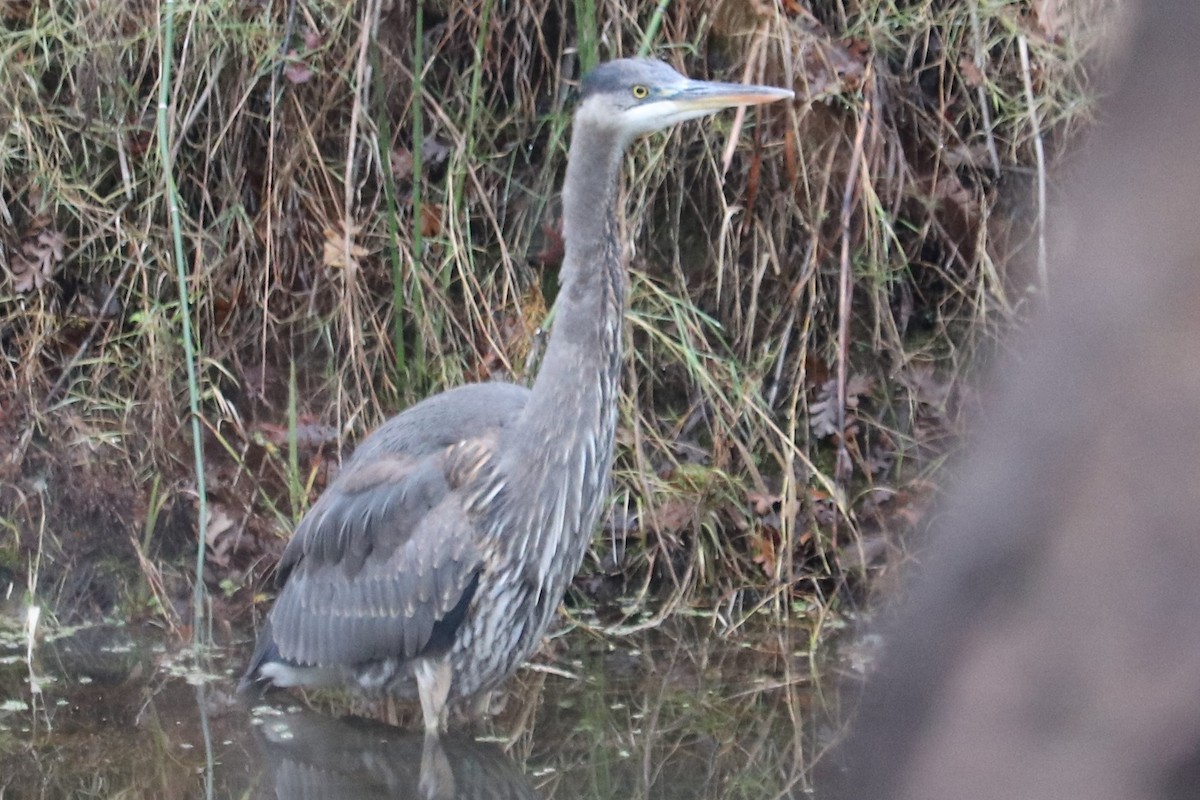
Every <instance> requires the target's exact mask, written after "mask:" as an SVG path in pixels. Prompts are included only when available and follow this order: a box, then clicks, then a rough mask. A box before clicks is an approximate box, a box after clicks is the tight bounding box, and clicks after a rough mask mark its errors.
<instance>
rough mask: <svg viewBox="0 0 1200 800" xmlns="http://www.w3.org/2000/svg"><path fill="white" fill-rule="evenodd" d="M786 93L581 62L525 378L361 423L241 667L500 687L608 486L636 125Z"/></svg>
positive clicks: (585, 536)
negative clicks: (545, 304)
mask: <svg viewBox="0 0 1200 800" xmlns="http://www.w3.org/2000/svg"><path fill="white" fill-rule="evenodd" d="M790 95H791V93H790V92H785V91H783V90H778V89H767V88H765V87H743V86H734V85H729V84H710V83H701V82H696V81H689V80H687V79H686V78H684V77H683V76H681V75H679V74H678V73H676V72H675V71H674V70H672V69H671V68H670V67H668V66H666V65H665V64H662V63H661V62H656V61H648V60H632V59H630V60H625V61H617V62H611V63H610V64H607V65H604V66H602V67H600V68H598V69H597V70H596V71H595V72H593V73H592V75H591V76H589V78H587V79H585V82H584V87H583V92H582V101H581V104H580V108H579V110H578V111H577V113H576V116H575V128H574V133H573V136H572V141H571V150H570V161H569V163H568V166H567V175H566V180H565V182H564V184H563V220H564V222H563V240H564V243H565V254H564V260H563V267H562V271H561V273H560V284H561V288H560V291H559V296H558V305H557V313H556V322H555V325H554V330H553V332H552V334H551V337H550V342H549V344H548V346H547V349H546V355H545V358H544V359H543V363H542V367H541V370H540V372H539V373H538V376H537V379H536V381H535V382H534V385H533V387H532V389H528V390H526V389H524V388H521V387H518V386H513V385H511V384H503V383H490V384H474V385H469V386H462V387H459V388H457V389H452V390H449V391H447V392H443V393H442V394H439V395H436V396H434V397H431V398H429V399H427V400H425V401H424V402H422V403H419V404H417V405H415V406H413V407H412V408H410V409H408V410H407V411H405V412H403V413H402V414H399V415H398V416H396V417H394V418H393V419H391V420H389V421H388V422H387V423H385V424H384V425H383V426H381V427H380V428H379V429H378V430H376V431H375V432H374V433H373V434H372V435H371V436H369V437H368V438H367V439H366V440H365V441H364V442H363V443H362V445H360V447H359V448H358V450H357V452H355V454H354V456H353V458H351V459H350V461H349V462H347V464H346V466H345V467H344V468H343V470H342V472H341V473H340V474H339V475H338V477H337V479H336V480H335V481H334V482H333V483H332V484H331V485H330V486H329V488H328V489H327V490H326V491H325V493H324V494H323V495H322V496H321V498H320V499H319V500H318V501H317V502H316V503H315V504H314V505H313V507H312V509H311V510H310V511H309V513H308V514H307V515H306V516H305V518H304V519H303V520H302V521H301V523H300V525H299V526H298V527H297V529H296V533H295V535H294V537H293V538H292V541H291V542H290V543H289V544H288V547H287V549H286V551H285V552H284V555H283V559H282V560H281V562H280V566H279V583H280V592H279V596H278V598H277V600H276V602H275V607H274V608H273V609H272V611H271V615H270V624H269V626H267V627H266V628H264V630H263V632H262V633H261V634H260V637H259V644H258V648H257V650H256V652H255V655H254V657H253V659H252V661H251V664H250V667H249V669H248V670H247V672H246V677H245V678H244V681H245V682H247V683H249V682H253V681H257V680H261V681H266V682H269V683H274V684H275V685H281V686H290V685H316V684H328V683H340V682H348V683H351V684H357V685H359V686H361V687H363V688H367V689H386V690H388V691H392V692H395V693H397V694H400V695H407V696H411V695H412V694H413V693H414V690H415V693H416V694H417V695H418V696H419V697H420V698H421V703H422V708H423V710H424V712H425V724H426V727H427V729H430V730H435V729H436V728H438V727H439V726H440V725H441V724H442V723H443V721H444V719H443V717H444V710H445V706H446V703H447V701H449V700H457V699H461V698H467V697H471V696H474V695H477V694H479V693H480V692H484V691H487V690H489V689H492V688H495V687H496V686H497V685H499V684H500V683H501V682H502V681H503V680H504V679H505V678H507V677H508V676H509V675H510V674H512V672H513V671H514V670H515V669H516V668H517V667H518V666H520V664H521V663H522V662H524V660H525V659H526V658H528V656H529V655H530V654H531V653H532V652H533V651H534V649H535V648H536V647H537V646H538V644H539V642H540V641H541V638H542V636H543V635H544V633H545V631H546V629H547V627H548V626H549V624H550V621H551V619H552V618H553V615H554V613H555V610H556V609H557V606H558V604H559V602H560V601H561V600H562V596H563V594H564V593H565V592H566V589H567V585H568V583H569V582H570V580H571V578H572V576H573V575H574V574H575V572H576V571H577V570H578V569H579V565H580V563H581V562H582V560H583V556H584V552H585V551H586V549H587V545H588V541H589V540H590V537H591V532H592V530H593V528H594V526H595V524H596V519H597V517H598V516H599V512H600V506H601V503H602V502H603V500H604V499H605V497H606V495H607V487H608V481H609V471H610V467H611V464H612V455H613V440H614V434H615V429H616V413H617V406H616V395H617V390H618V380H619V374H620V364H621V322H622V318H623V315H624V309H625V302H626V294H627V292H626V283H627V279H626V274H625V269H624V267H623V265H622V264H621V258H620V256H621V253H620V241H619V238H618V235H617V222H616V213H617V177H618V171H619V167H620V162H621V157H622V154H623V152H624V150H625V147H626V146H627V144H628V143H629V141H630V139H631V138H632V137H633V136H635V135H637V134H639V133H643V132H646V131H648V130H654V129H657V128H660V127H665V126H666V125H669V124H671V123H673V122H676V121H679V120H681V119H687V118H691V117H695V116H701V115H703V114H707V113H711V112H712V111H714V110H716V109H718V108H722V107H726V106H729V105H734V104H749V103H757V102H766V101H768V100H774V99H780V98H783V97H787V96H790Z"/></svg>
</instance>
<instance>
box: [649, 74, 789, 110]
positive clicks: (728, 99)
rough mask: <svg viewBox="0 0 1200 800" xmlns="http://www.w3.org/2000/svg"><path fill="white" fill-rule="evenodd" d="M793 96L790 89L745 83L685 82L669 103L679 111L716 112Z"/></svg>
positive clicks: (787, 98)
mask: <svg viewBox="0 0 1200 800" xmlns="http://www.w3.org/2000/svg"><path fill="white" fill-rule="evenodd" d="M795 96H796V93H795V92H793V91H791V90H790V89H780V88H777V87H775V86H759V85H756V84H747V83H718V82H716V81H688V82H687V83H686V84H685V85H684V86H681V87H680V88H679V89H678V90H677V91H675V92H673V93H672V96H671V97H670V98H669V99H670V101H672V102H673V103H675V104H677V108H679V109H680V110H681V111H698V112H699V111H716V110H717V109H721V108H730V107H732V106H757V105H760V104H762V103H773V102H775V101H776V100H789V99H791V98H793V97H795Z"/></svg>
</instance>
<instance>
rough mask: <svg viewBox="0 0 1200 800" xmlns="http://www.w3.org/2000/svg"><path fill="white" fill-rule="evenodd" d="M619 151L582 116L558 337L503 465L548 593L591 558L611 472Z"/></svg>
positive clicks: (620, 303) (575, 142)
mask: <svg viewBox="0 0 1200 800" xmlns="http://www.w3.org/2000/svg"><path fill="white" fill-rule="evenodd" d="M624 148H625V141H624V140H623V139H622V138H621V137H620V136H619V135H617V134H616V133H615V132H614V131H613V130H611V129H607V130H606V129H605V127H604V126H603V125H602V124H597V123H596V122H594V121H589V116H588V114H587V110H586V109H584V110H583V111H581V112H580V113H579V114H577V115H576V124H575V130H574V134H573V136H572V140H571V152H570V162H569V163H568V165H567V175H566V180H565V181H564V183H563V238H564V242H565V247H566V252H565V257H564V259H563V266H562V271H561V273H560V289H559V293H558V301H557V305H556V312H555V318H554V328H553V331H552V332H551V335H550V342H549V344H548V346H547V348H546V355H545V357H544V359H543V361H542V367H541V371H540V372H539V373H538V376H537V380H536V381H535V382H534V385H533V392H532V396H531V397H530V398H529V402H528V403H527V405H526V407H525V411H524V413H523V414H522V415H521V418H520V420H519V421H518V423H517V424H516V425H515V426H514V428H513V429H512V430H511V438H510V439H509V441H510V444H511V445H512V448H513V449H512V450H510V451H509V452H510V453H514V454H520V455H519V457H518V458H516V459H515V460H513V461H510V462H509V466H510V469H513V472H510V473H509V475H508V481H509V482H510V483H511V484H513V485H514V488H516V487H520V488H519V491H516V492H514V493H512V494H510V497H514V498H515V497H520V498H522V500H521V503H522V505H524V506H525V512H526V513H527V514H528V516H527V522H528V527H527V529H526V530H521V531H516V530H514V531H513V532H512V533H513V534H515V535H516V536H517V538H519V539H520V540H521V541H520V544H519V546H521V547H523V548H531V549H532V550H533V552H538V553H539V556H540V557H539V558H538V559H533V560H532V561H533V562H534V563H530V564H529V569H531V570H533V571H536V572H537V573H540V574H541V575H542V576H543V579H544V578H545V575H546V573H548V572H552V573H554V575H553V576H552V578H551V580H550V583H551V584H552V585H553V584H555V583H561V585H562V587H563V588H565V583H566V581H568V580H570V577H571V575H573V574H574V572H575V571H576V570H577V569H578V568H579V562H580V561H581V560H582V558H583V554H584V552H585V551H586V549H587V544H588V541H589V540H590V538H591V534H592V529H593V527H594V526H595V522H596V517H597V515H598V513H599V509H600V505H601V503H602V501H603V500H604V499H605V497H604V496H605V495H606V494H607V487H608V476H609V471H610V469H611V466H612V451H613V434H614V431H615V427H616V396H617V388H618V380H619V374H620V362H621V336H622V330H621V326H622V321H623V318H624V310H625V295H626V284H627V278H626V275H625V269H624V266H623V265H622V263H621V248H620V242H619V239H618V230H617V209H616V204H617V176H618V170H619V168H620V164H621V156H622V153H623V151H624ZM516 470H520V474H515V472H516ZM581 498H582V500H581ZM531 577H532V576H531ZM555 590H557V591H560V592H561V588H558V587H555V588H554V589H551V591H555ZM557 602H558V599H557V598H554V600H553V604H555V605H557ZM551 610H552V609H551Z"/></svg>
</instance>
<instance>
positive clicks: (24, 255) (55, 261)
mask: <svg viewBox="0 0 1200 800" xmlns="http://www.w3.org/2000/svg"><path fill="white" fill-rule="evenodd" d="M65 243H66V237H64V236H63V235H62V234H61V233H59V232H57V231H50V230H42V231H39V232H38V233H37V234H36V235H34V236H32V237H28V238H26V239H25V241H24V242H22V244H21V247H20V251H19V252H17V253H16V254H14V255H13V257H12V261H11V262H10V263H9V269H10V270H12V275H13V289H15V290H16V292H17V293H18V294H25V293H26V292H30V291H33V290H34V289H41V288H42V286H44V285H45V284H46V282H47V281H49V280H50V278H51V277H53V275H54V268H55V267H57V266H58V265H59V263H61V262H62V260H63V245H64V244H65Z"/></svg>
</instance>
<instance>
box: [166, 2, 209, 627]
mask: <svg viewBox="0 0 1200 800" xmlns="http://www.w3.org/2000/svg"><path fill="white" fill-rule="evenodd" d="M175 4H176V0H163V11H162V17H161V18H160V20H161V23H160V24H161V26H162V30H161V33H162V58H161V64H162V77H161V78H160V79H159V84H158V154H159V158H160V159H161V160H162V168H163V183H164V189H165V192H166V198H167V212H168V215H169V216H170V221H171V240H172V243H173V244H174V251H175V252H174V256H175V276H176V280H177V282H178V284H179V318H180V327H181V329H182V330H181V334H182V336H183V352H184V359H185V364H184V366H185V370H186V372H187V384H188V411H189V413H190V416H191V420H192V454H193V456H194V457H195V469H196V495H197V498H196V500H197V512H198V519H197V528H196V576H195V587H194V594H193V596H192V643H193V645H194V646H195V647H197V648H199V647H200V645H201V644H202V642H201V637H202V633H201V631H202V630H204V625H202V624H201V622H202V621H203V619H204V548H205V545H206V544H207V538H206V536H205V530H206V527H207V525H208V500H207V486H206V482H205V476H204V447H203V444H202V442H201V441H200V383H199V379H198V377H197V374H196V359H197V354H196V345H195V343H194V342H193V339H192V303H191V297H190V293H189V292H188V275H187V265H186V261H185V258H184V253H183V227H182V223H181V222H180V214H179V188H178V187H177V186H176V185H175V172H174V168H173V166H172V161H171V140H170V125H169V121H168V119H167V114H168V112H169V111H170V108H171V105H170V101H171V64H172V60H173V58H174V53H175Z"/></svg>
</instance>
